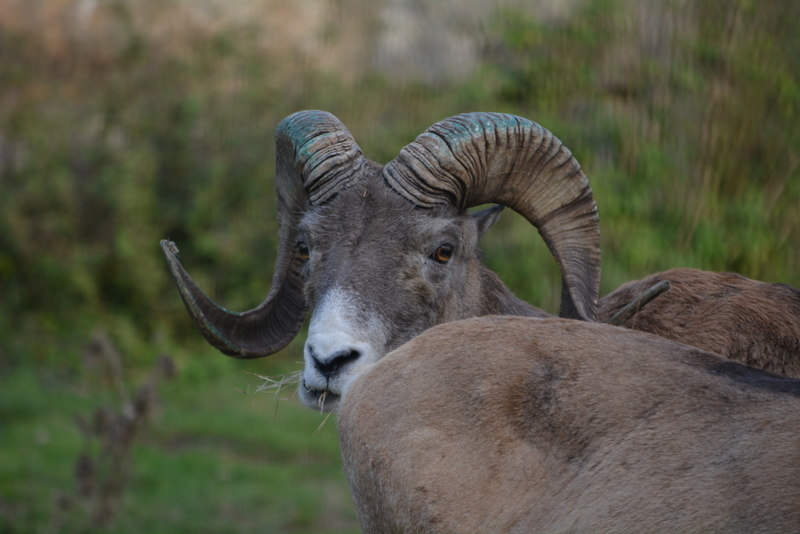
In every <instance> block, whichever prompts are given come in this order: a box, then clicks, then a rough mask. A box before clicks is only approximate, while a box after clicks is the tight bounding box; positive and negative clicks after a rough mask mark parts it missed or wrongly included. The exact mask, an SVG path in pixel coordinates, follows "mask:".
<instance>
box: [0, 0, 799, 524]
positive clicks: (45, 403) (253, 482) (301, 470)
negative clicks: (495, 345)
mask: <svg viewBox="0 0 800 534" xmlns="http://www.w3.org/2000/svg"><path fill="white" fill-rule="evenodd" d="M799 23H800V2H793V1H788V2H787V1H783V0H761V1H759V2H755V1H754V0H718V1H691V0H661V1H652V2H636V1H633V0H562V1H557V0H538V1H523V0H516V1H515V0H499V1H493V2H490V1H488V0H463V1H461V2H439V1H437V0H296V1H289V0H25V1H17V0H0V532H4V533H5V532H9V533H12V532H13V533H31V532H37V533H38V532H184V533H191V532H198V533H200V532H202V533H212V532H213V533H219V532H252V531H260V532H356V531H358V524H357V521H356V518H355V513H354V511H353V508H352V502H351V500H350V496H349V494H348V492H347V487H346V483H345V480H344V476H343V474H342V472H341V467H340V465H339V452H338V445H337V443H336V423H335V418H331V419H330V420H328V421H324V419H325V418H324V416H322V415H320V414H317V413H313V412H312V411H310V410H307V409H304V408H302V407H300V406H299V403H298V402H297V400H296V399H292V398H291V397H292V391H291V389H288V390H285V391H283V392H282V393H281V394H279V395H277V396H276V395H274V394H267V393H266V392H261V393H258V394H254V391H255V390H256V389H257V388H258V386H259V385H261V384H262V383H263V380H261V379H259V378H258V377H257V376H254V375H252V374H247V373H256V374H259V375H265V376H275V375H280V374H283V373H288V372H291V371H296V370H298V369H299V368H300V366H301V364H300V361H301V360H302V338H303V335H301V336H299V337H298V339H297V340H295V342H294V343H293V344H292V345H291V346H290V347H289V348H287V349H286V350H284V351H282V352H281V353H279V354H277V355H275V356H273V357H271V358H268V359H265V360H257V361H248V362H244V361H236V360H231V359H228V358H225V357H223V356H221V355H220V354H219V353H217V352H216V351H215V350H214V349H212V348H211V347H209V346H207V345H206V343H205V342H204V341H203V340H202V339H201V338H200V336H199V335H198V334H197V332H196V331H195V330H194V327H193V326H192V325H191V324H190V321H189V319H188V316H187V314H186V312H185V310H184V308H183V305H182V304H181V302H180V299H179V297H178V294H177V292H176V290H175V289H174V288H173V286H172V281H171V279H170V278H169V274H168V272H167V269H166V266H165V264H164V261H163V258H162V256H161V252H160V249H159V247H158V242H159V240H160V239H162V238H167V237H168V238H170V239H172V240H174V241H175V242H176V243H177V245H178V246H179V247H180V249H181V251H182V256H181V258H182V261H183V262H184V265H186V267H187V269H188V270H189V272H190V273H191V274H192V275H193V277H194V278H195V280H196V281H197V282H198V283H199V284H200V285H201V287H203V288H205V289H206V290H207V292H208V293H209V294H210V295H212V296H213V297H214V298H215V299H216V300H217V301H218V302H220V303H221V304H223V305H225V306H226V307H228V308H230V309H236V310H245V309H249V308H252V307H254V306H256V305H257V304H258V303H260V302H261V300H262V299H263V298H264V297H265V296H266V294H267V292H268V290H269V283H270V280H271V277H272V266H273V261H274V258H275V250H276V245H277V243H276V235H277V222H276V219H275V206H274V192H273V183H272V176H273V158H274V149H273V131H274V129H275V127H276V126H277V124H278V122H279V121H280V120H281V119H282V118H283V117H285V116H286V115H288V114H290V113H292V112H294V111H297V110H301V109H324V110H327V111H330V112H332V113H334V114H335V115H337V116H338V117H339V118H340V119H341V120H342V121H343V122H344V123H345V124H346V125H347V126H348V128H349V129H350V131H351V132H352V133H353V135H354V136H355V138H356V140H357V142H358V143H359V144H360V146H361V147H362V149H363V150H364V152H365V154H366V155H367V156H368V157H370V158H371V159H374V160H376V161H378V162H381V163H386V162H387V161H389V160H390V159H392V158H393V157H394V156H395V155H396V154H397V152H398V151H399V150H400V148H402V147H403V146H404V145H405V144H407V143H408V142H410V141H412V140H413V139H414V138H415V137H416V136H417V135H418V134H420V133H421V132H422V131H423V130H424V129H425V128H427V127H428V126H430V125H431V124H433V123H435V122H437V121H439V120H441V119H443V118H446V117H449V116H452V115H455V114H457V113H462V112H467V111H500V112H507V113H514V114H517V115H521V116H524V117H527V118H529V119H532V120H534V121H537V122H539V123H540V124H542V125H543V126H545V127H546V128H548V129H550V130H551V131H552V132H554V133H555V134H556V135H557V136H558V137H560V138H561V139H562V141H564V143H565V144H566V145H567V146H568V147H569V148H570V149H571V150H572V151H573V153H574V154H575V155H576V157H577V158H578V160H579V161H580V162H581V164H582V165H583V167H584V170H585V171H586V174H587V176H588V177H589V180H590V182H591V184H592V187H593V189H594V191H595V196H596V200H597V203H598V206H599V210H600V221H601V229H602V250H603V266H602V276H603V278H602V293H603V294H606V293H608V292H610V291H612V290H613V289H614V288H616V287H618V286H619V285H620V284H621V283H623V282H625V281H628V280H633V279H637V278H641V277H643V276H645V275H647V274H649V273H652V272H655V271H659V270H664V269H667V268H670V267H676V266H691V267H697V268H701V269H707V270H730V271H736V272H739V273H742V274H744V275H746V276H749V277H752V278H756V279H760V280H765V281H775V282H784V283H787V284H790V285H793V286H795V287H800V128H798V126H797V125H798V123H799V120H800V32H798V31H797V27H798V24H799ZM483 246H484V251H485V256H486V259H487V262H488V263H489V264H490V266H491V267H492V268H493V269H494V270H496V271H497V272H498V273H499V274H500V275H501V277H502V278H503V279H504V280H505V281H506V282H507V283H508V285H509V286H510V287H511V288H512V289H513V290H514V291H515V292H516V293H517V294H518V295H520V296H521V297H523V298H525V299H526V300H528V301H529V302H531V303H533V304H535V305H537V306H540V307H542V308H544V309H546V310H548V311H551V312H556V311H557V309H558V296H559V292H560V276H559V274H558V271H557V268H556V266H555V263H554V262H553V260H552V259H551V258H550V257H549V254H548V252H547V250H546V248H545V247H544V245H543V244H542V243H541V240H540V238H539V237H538V234H537V233H536V232H535V231H534V230H533V229H532V228H530V227H529V226H528V225H527V223H525V221H524V220H522V219H521V218H520V217H518V216H516V215H515V214H513V213H508V212H506V213H504V215H503V217H502V218H501V221H500V222H499V223H498V224H497V225H496V226H495V228H493V229H492V230H491V231H490V232H489V234H488V236H487V237H486V238H485V239H484V244H483ZM161 355H167V356H169V357H170V358H171V360H172V362H174V366H175V368H176V371H177V373H176V374H177V377H176V378H175V379H174V380H171V381H167V380H161V381H160V382H159V384H160V385H159V386H158V387H157V388H155V389H154V390H153V391H157V392H158V395H157V396H155V393H153V395H152V398H151V397H147V395H150V393H147V391H150V390H147V388H146V386H147V385H148V384H154V382H153V379H152V375H151V368H152V367H153V365H154V364H155V362H156V361H157V359H158V357H159V356H161ZM143 391H144V392H145V393H142V392H143ZM140 394H141V395H144V397H141V398H146V399H149V400H147V402H145V401H141V402H140V403H139V404H137V402H139V399H140ZM280 399H283V400H280ZM137 407H138V408H137ZM142 407H144V408H142ZM131 410H133V411H131ZM136 410H139V411H136ZM98 414H100V415H98ZM104 414H105V415H104ZM109 421H116V423H115V424H116V426H115V424H111V423H109ZM126 421H127V422H126ZM134 423H135V424H136V425H139V426H138V427H136V432H134V433H130V434H125V432H121V431H111V430H109V429H114V428H116V429H117V430H119V429H120V428H133V427H131V426H130V425H133V424H134ZM125 425H129V426H125ZM320 425H322V426H321V428H319V427H320ZM115 432H116V433H115ZM120 436H122V437H120ZM119 466H123V468H122V472H124V473H127V476H124V477H123V476H121V475H119V473H118V470H119V469H120V467H119ZM118 475H119V476H118ZM115 480H116V481H118V483H117V486H118V487H117V489H116V490H115V491H116V493H115V495H117V496H118V497H117V498H115V499H116V500H115V501H114V502H112V503H111V504H110V505H109V503H108V502H105V501H104V500H103V499H104V497H103V494H104V492H105V493H106V494H108V492H109V491H111V490H108V488H107V487H106V486H103V484H111V486H113V483H114V481H115ZM119 481H121V482H119ZM103 488H105V489H103ZM103 506H111V509H112V512H109V514H107V515H110V517H104V518H99V517H98V508H99V507H103Z"/></svg>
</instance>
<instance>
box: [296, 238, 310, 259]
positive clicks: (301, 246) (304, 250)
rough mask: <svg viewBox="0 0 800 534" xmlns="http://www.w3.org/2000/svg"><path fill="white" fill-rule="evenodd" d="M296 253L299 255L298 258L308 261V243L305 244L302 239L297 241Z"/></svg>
mask: <svg viewBox="0 0 800 534" xmlns="http://www.w3.org/2000/svg"><path fill="white" fill-rule="evenodd" d="M297 253H298V254H299V255H300V259H301V260H303V261H308V256H309V251H308V245H306V244H305V243H304V242H302V241H298V242H297Z"/></svg>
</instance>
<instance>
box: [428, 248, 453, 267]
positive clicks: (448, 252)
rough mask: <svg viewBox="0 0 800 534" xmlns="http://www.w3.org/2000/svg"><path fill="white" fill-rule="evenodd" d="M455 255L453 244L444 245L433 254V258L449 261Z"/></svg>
mask: <svg viewBox="0 0 800 534" xmlns="http://www.w3.org/2000/svg"><path fill="white" fill-rule="evenodd" d="M452 257H453V246H452V245H442V246H440V247H439V248H437V249H436V250H434V251H433V254H431V258H433V260H434V261H437V262H439V263H447V262H448V261H450V258H452Z"/></svg>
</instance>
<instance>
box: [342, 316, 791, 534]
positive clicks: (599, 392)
mask: <svg viewBox="0 0 800 534" xmlns="http://www.w3.org/2000/svg"><path fill="white" fill-rule="evenodd" d="M339 434H340V441H341V446H342V455H343V461H344V467H345V472H346V473H347V477H348V480H349V483H350V486H351V489H352V492H353V496H354V499H355V503H356V509H357V511H358V515H359V518H360V520H361V523H362V528H363V529H364V532H366V533H371V532H407V533H423V532H437V533H449V532H453V533H455V532H464V533H475V532H525V533H528V532H748V533H749V532H797V531H800V381H796V380H792V379H788V378H783V377H777V376H775V375H772V374H769V373H765V372H762V371H758V370H754V369H751V368H748V367H745V366H742V365H740V364H737V363H734V362H730V361H728V360H725V359H723V358H721V357H719V356H716V355H714V354H710V353H708V352H705V351H702V350H699V349H696V348H693V347H689V346H685V345H682V344H678V343H674V342H671V341H668V340H666V339H662V338H659V337H656V336H652V335H649V334H643V333H639V332H632V331H630V330H626V329H623V328H618V327H613V326H608V325H602V324H590V323H582V322H577V321H567V320H560V319H531V318H520V317H484V318H478V319H469V320H466V321H459V322H453V323H448V324H445V325H440V326H437V327H434V328H432V329H430V330H428V331H427V332H425V333H424V334H422V335H420V336H418V337H416V338H415V339H413V340H412V341H411V342H409V343H407V344H405V345H404V346H403V347H401V348H400V349H398V350H396V351H394V352H392V353H391V354H389V355H387V356H386V357H385V358H384V359H383V360H381V361H380V362H378V363H377V364H375V365H374V366H373V367H372V368H371V369H369V370H367V371H365V372H364V373H363V374H362V375H361V376H359V377H358V378H356V379H355V380H354V382H353V383H352V385H351V386H350V388H349V390H348V392H347V393H346V395H345V396H344V399H343V403H342V406H341V411H340V419H339Z"/></svg>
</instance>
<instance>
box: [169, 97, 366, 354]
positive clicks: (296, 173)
mask: <svg viewBox="0 0 800 534" xmlns="http://www.w3.org/2000/svg"><path fill="white" fill-rule="evenodd" d="M365 165H367V162H366V159H365V158H364V157H363V155H362V153H361V149H360V148H359V147H358V145H357V144H356V142H355V140H354V139H353V136H352V135H351V134H350V132H349V131H347V128H345V126H344V125H343V124H342V123H341V122H340V121H339V119H337V118H336V117H334V116H333V115H331V114H330V113H326V112H323V111H301V112H298V113H295V114H293V115H290V116H289V117H287V118H285V119H284V120H283V121H281V123H280V124H279V125H278V128H277V130H276V131H275V189H276V191H277V201H278V227H279V232H278V257H277V260H276V263H275V274H274V276H273V278H272V287H271V289H270V292H269V294H268V295H267V298H266V300H264V302H262V303H261V304H260V305H259V306H258V307H257V308H254V309H252V310H250V311H247V312H244V313H236V312H231V311H228V310H226V309H225V308H223V307H221V306H219V305H217V304H215V303H214V302H213V301H212V300H211V299H210V298H208V297H207V296H206V295H205V294H204V293H203V292H202V291H201V290H200V288H199V287H197V284H195V283H194V281H193V280H192V279H191V277H190V276H189V275H188V274H187V273H186V270H184V268H183V266H182V265H181V263H180V261H179V260H178V258H177V247H176V246H175V244H174V243H172V242H170V241H166V240H164V241H161V248H162V250H163V251H164V256H165V257H166V259H167V264H168V265H169V269H170V272H171V273H172V277H173V278H174V279H175V283H176V285H177V286H178V291H179V292H180V294H181V298H182V299H183V303H184V304H185V305H186V309H187V310H188V312H189V315H190V316H191V317H192V319H193V320H194V323H195V325H197V327H198V328H199V329H200V332H201V333H202V334H203V336H204V337H205V338H206V340H208V342H209V343H211V344H212V345H213V346H214V347H216V348H217V349H219V350H220V351H221V352H223V353H225V354H227V355H228V356H233V357H235V358H261V357H264V356H269V355H270V354H274V353H275V352H277V351H279V350H281V349H282V348H284V347H285V346H286V345H288V344H289V343H290V342H291V341H292V339H294V337H295V336H296V335H297V332H298V331H299V330H300V327H301V326H302V325H303V321H304V319H305V316H306V313H307V312H308V305H307V304H306V302H305V298H304V296H303V283H302V280H301V277H300V269H301V268H302V264H303V260H302V259H301V258H300V257H299V255H298V253H297V250H296V249H295V246H294V245H295V240H296V235H297V224H298V223H299V221H300V218H301V217H302V216H303V214H304V213H305V212H306V211H307V210H308V209H309V207H310V206H314V205H319V204H323V203H325V202H327V201H329V200H330V199H332V198H333V197H334V196H335V195H336V194H337V193H338V192H339V191H341V190H342V189H344V188H346V187H348V186H349V185H351V184H352V183H353V182H355V181H357V180H358V179H359V177H360V175H361V173H360V172H359V171H360V170H361V168H362V167H363V166H365Z"/></svg>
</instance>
